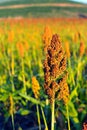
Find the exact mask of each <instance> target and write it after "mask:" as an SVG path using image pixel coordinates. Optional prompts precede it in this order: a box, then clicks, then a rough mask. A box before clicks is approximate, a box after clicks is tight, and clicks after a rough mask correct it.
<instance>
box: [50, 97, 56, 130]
mask: <svg viewBox="0 0 87 130" xmlns="http://www.w3.org/2000/svg"><path fill="white" fill-rule="evenodd" d="M54 110H55V99H54V98H53V100H52V118H51V130H54V122H55V116H54Z"/></svg>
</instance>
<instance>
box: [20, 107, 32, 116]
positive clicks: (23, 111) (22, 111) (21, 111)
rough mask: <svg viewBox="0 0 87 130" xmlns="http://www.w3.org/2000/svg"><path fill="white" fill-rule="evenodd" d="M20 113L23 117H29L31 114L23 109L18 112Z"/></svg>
mask: <svg viewBox="0 0 87 130" xmlns="http://www.w3.org/2000/svg"><path fill="white" fill-rule="evenodd" d="M18 113H20V114H21V115H28V114H29V113H30V111H29V110H27V109H23V108H21V109H20V110H19V111H18Z"/></svg>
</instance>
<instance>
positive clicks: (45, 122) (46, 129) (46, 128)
mask: <svg viewBox="0 0 87 130" xmlns="http://www.w3.org/2000/svg"><path fill="white" fill-rule="evenodd" d="M41 111H42V116H43V120H44V124H45V130H48V126H47V121H46V118H45V114H44V111H43V108H42V107H41Z"/></svg>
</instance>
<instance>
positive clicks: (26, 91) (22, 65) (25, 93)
mask: <svg viewBox="0 0 87 130" xmlns="http://www.w3.org/2000/svg"><path fill="white" fill-rule="evenodd" d="M22 76H23V86H24V93H25V95H26V94H27V91H26V85H25V75H24V61H23V58H22Z"/></svg>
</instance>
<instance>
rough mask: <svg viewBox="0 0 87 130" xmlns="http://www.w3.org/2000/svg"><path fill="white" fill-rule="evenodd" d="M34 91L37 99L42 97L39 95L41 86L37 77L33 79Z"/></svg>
mask: <svg viewBox="0 0 87 130" xmlns="http://www.w3.org/2000/svg"><path fill="white" fill-rule="evenodd" d="M32 90H33V93H34V96H35V98H37V99H38V98H39V95H40V93H39V90H40V85H39V82H38V81H37V79H36V77H35V76H33V77H32Z"/></svg>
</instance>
